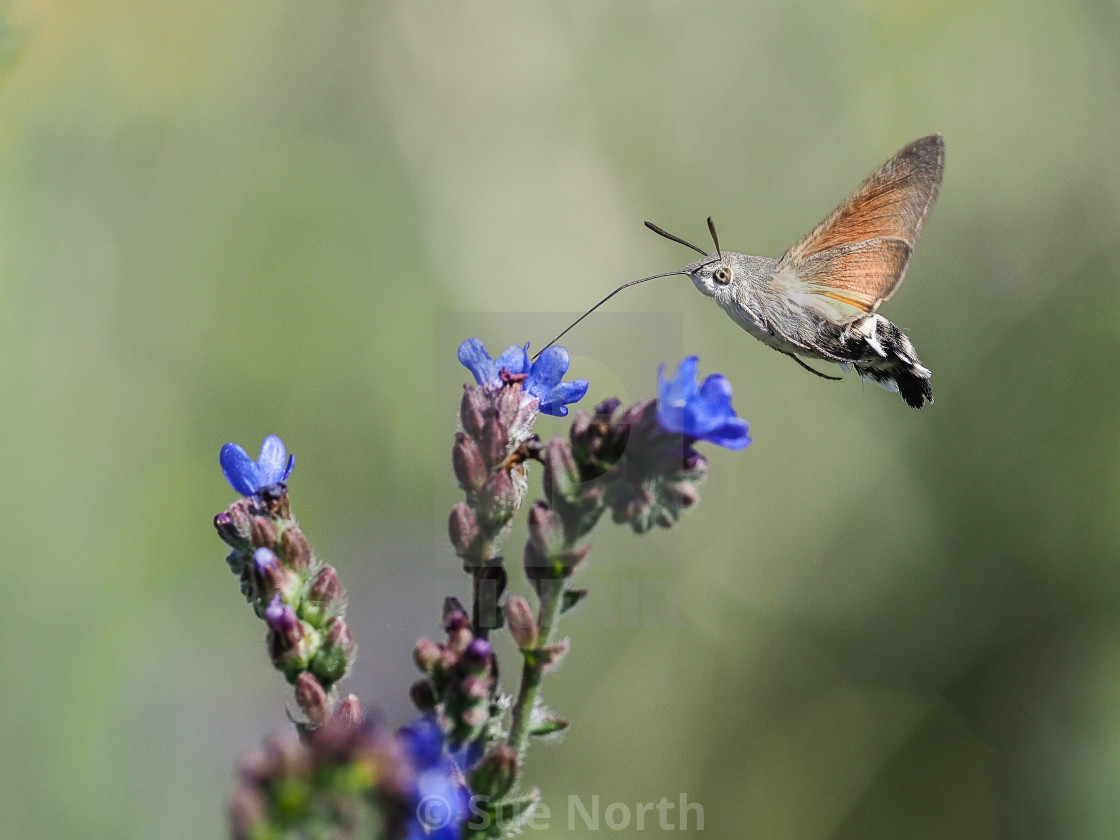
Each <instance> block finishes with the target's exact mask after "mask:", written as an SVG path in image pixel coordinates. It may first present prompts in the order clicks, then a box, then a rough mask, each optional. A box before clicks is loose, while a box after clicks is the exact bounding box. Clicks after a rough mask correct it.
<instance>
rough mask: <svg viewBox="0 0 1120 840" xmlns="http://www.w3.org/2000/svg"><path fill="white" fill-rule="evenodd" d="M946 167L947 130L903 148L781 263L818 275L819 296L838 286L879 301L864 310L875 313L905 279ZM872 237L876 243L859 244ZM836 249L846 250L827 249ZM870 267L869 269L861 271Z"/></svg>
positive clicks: (814, 277) (814, 279) (815, 279)
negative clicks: (810, 262)
mask: <svg viewBox="0 0 1120 840" xmlns="http://www.w3.org/2000/svg"><path fill="white" fill-rule="evenodd" d="M944 168H945V143H944V140H943V139H942V137H941V135H940V134H931V135H929V136H927V137H922V138H920V139H918V140H915V141H914V142H913V143H910V144H909V145H907V146H904V147H903V148H902V149H900V150H899V151H898V152H896V153H895V154H894V156H893V157H891V158H890V160H888V161H887V162H886V163H884V164H883V165H882V166H880V167H879V168H878V169H876V170H875V171H874V172H872V173H871V175H870V176H869V177H868V178H867V179H866V180H865V181H864V182H863V183H862V184H860V185H859V186H858V187H857V188H856V189H855V191H854V192H852V194H851V195H850V196H848V197H847V198H846V199H845V200H844V201H843V202H842V203H841V204H840V206H839V207H837V208H836V209H835V210H833V211H832V212H831V213H829V214H828V215H827V216H826V217H825V218H824V221H822V222H821V223H820V224H819V225H817V226H816V227H815V228H814V229H813V230H812V231H811V232H810V233H809V234H808V235H807V236H805V237H803V238H802V239H801V240H800V241H799V242H798V243H797V244H796V245H794V246H793V247H792V248H790V249H789V250H788V251H787V252H786V253H785V254H783V255H782V258H781V260H780V261H779V263H778V269H779V270H780V269H782V268H785V267H787V266H788V267H792V268H794V269H795V270H797V272H798V275H799V276H806V277H811V278H812V280H811V281H810V282H812V283H813V284H814V285H816V286H818V287H820V288H821V291H820V292H818V294H824V295H828V296H830V297H831V296H833V295H832V294H830V293H832V292H836V293H839V294H840V295H841V296H842V297H847V298H850V299H855V300H863V301H865V302H872V303H870V306H869V308H867V309H865V310H864V311H867V312H874V311H875V309H876V308H877V307H878V305H879V304H880V303H882V302H883V301H884V300H887V299H888V298H889V297H890V296H891V294H892V293H893V292H894V290H895V289H897V288H898V285H899V284H900V283H901V282H902V278H903V276H904V275H905V273H906V268H907V266H908V264H909V258H910V254H911V253H912V252H913V249H914V245H915V243H916V242H917V240H918V236H919V235H920V234H921V232H922V227H923V225H924V224H925V221H926V218H927V217H928V216H929V211H930V209H931V208H932V207H933V203H934V201H935V200H936V199H937V194H938V191H939V189H940V187H941V175H942V172H943V171H944ZM871 242H877V244H868V245H867V246H866V248H865V249H856V250H853V249H854V248H855V246H858V245H859V244H860V243H871ZM833 249H841V250H840V251H835V252H833V253H832V254H830V255H825V252H829V251H833ZM818 254H822V255H824V256H822V258H821V259H820V260H819V261H816V262H815V264H814V265H813V266H812V267H806V268H805V269H804V270H803V269H802V265H803V264H805V263H806V262H808V261H810V260H811V259H812V258H813V257H814V256H815V255H818ZM864 268H865V269H867V274H866V276H860V273H859V272H860V270H861V269H864ZM852 292H856V293H858V295H853V294H851V293H852ZM845 293H847V294H845ZM861 308H862V307H861Z"/></svg>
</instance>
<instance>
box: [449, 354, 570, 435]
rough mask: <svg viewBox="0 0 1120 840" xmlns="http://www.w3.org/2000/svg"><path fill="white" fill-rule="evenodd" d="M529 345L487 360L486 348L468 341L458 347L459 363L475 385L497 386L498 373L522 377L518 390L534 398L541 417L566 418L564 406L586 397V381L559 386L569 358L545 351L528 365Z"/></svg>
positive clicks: (565, 407) (488, 355)
mask: <svg viewBox="0 0 1120 840" xmlns="http://www.w3.org/2000/svg"><path fill="white" fill-rule="evenodd" d="M528 351H529V345H528V343H526V344H525V346H524V347H518V346H517V345H516V344H513V345H510V346H509V347H507V348H506V349H505V350H504V351H503V352H502V355H500V356H498V358H496V359H491V358H490V354H489V353H487V352H486V348H485V347H484V346H483V344H482V342H481V341H479V340H478V339H477V338H468V339H467V340H466V341H464V342H463V343H462V344H460V345H459V361H460V362H462V364H463V366H464V367H466V368H467V370H469V371H470V372H471V373H472V374H473V375H474V381H475V382H477V383H478V384H479V385H496V384H499V383H500V382H501V377H500V374H501V372H502V370H505V371H506V372H507V373H510V374H513V375H519V374H524V375H525V380H524V382H523V383H522V386H521V387H522V388H523V389H524V391H525V393H527V394H529V395H530V396H533V397H536V399H537V401H538V402H539V404H540V407H539V410H540V412H541V413H542V414H551V415H552V416H553V417H566V416H567V414H568V407H567V404H568V403H574V402H579V401H580V400H581V399H583V396H584V394H586V393H587V388H588V382H587V380H586V379H577V380H575V381H574V382H561V381H560V380H562V379H563V378H564V374H565V373H567V372H568V367H569V366H570V365H571V356H570V355H569V354H568V351H567V350H565V349H564V348H563V347H558V346H555V345H554V346H552V347H546V348H545V350H544V352H543V353H541V354H540V357H539V358H538V359H537V360H536V361H535V362H530V361H529V352H528Z"/></svg>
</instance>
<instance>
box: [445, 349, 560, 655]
mask: <svg viewBox="0 0 1120 840" xmlns="http://www.w3.org/2000/svg"><path fill="white" fill-rule="evenodd" d="M524 380H525V374H509V373H507V372H505V371H503V372H502V375H501V377H500V379H499V381H498V382H497V383H496V384H486V385H467V386H466V387H465V388H464V390H463V399H462V402H461V403H460V406H459V426H460V431H459V432H458V433H456V435H455V443H454V445H453V446H452V449H451V463H452V467H453V469H454V472H455V478H456V480H457V481H458V483H459V486H460V487H461V488H462V489H463V491H464V492H465V494H466V498H465V500H464V501H462V502H459V503H457V504H456V505H454V506H453V507H452V509H451V515H450V517H449V519H448V533H449V535H450V538H451V545H452V547H453V548H454V549H455V553H456V554H457V555H458V556H459V557H460V558H461V559H462V561H463V568H464V570H465V571H467V572H468V573H470V574H471V575H472V577H473V578H474V583H475V599H474V602H475V608H476V614H475V615H474V617H473V618H474V624H475V626H476V627H479V628H480V629H481V630H482V635H485V632H486V630H487V629H489V628H490V627H494V626H497V623H498V615H499V614H498V613H497V602H498V599H499V598H500V597H501V594H502V591H503V590H504V589H505V585H506V574H505V569H504V568H503V567H502V558H501V556H500V555H499V554H498V553H497V552H498V548H499V546H500V544H501V541H502V538H503V537H504V536H505V534H506V532H507V531H508V529H509V526H510V522H511V520H512V519H513V517H514V514H516V513H517V511H518V509H519V508H520V507H521V503H522V501H523V500H524V498H525V492H526V488H527V483H526V469H525V462H526V460H528V459H530V458H533V457H536V456H537V454H538V453H539V452H540V441H539V440H538V439H537V437H536V436H535V435H533V434H532V426H533V421H534V420H535V419H536V417H537V413H538V402H537V399H536V398H535V397H532V396H530V395H529V394H526V393H525V392H524V391H523V390H522V384H523V382H524Z"/></svg>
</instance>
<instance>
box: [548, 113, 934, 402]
mask: <svg viewBox="0 0 1120 840" xmlns="http://www.w3.org/2000/svg"><path fill="white" fill-rule="evenodd" d="M944 166H945V143H944V141H943V140H942V138H941V135H940V134H931V135H929V136H928V137H922V138H920V139H918V140H915V141H914V142H912V143H910V144H909V145H907V146H904V147H903V148H902V149H900V150H899V151H898V152H896V153H895V154H894V156H893V157H891V158H890V160H888V161H887V162H886V163H884V164H883V165H882V166H880V167H879V168H878V169H876V170H875V171H874V172H872V173H871V175H870V176H869V177H868V178H867V180H865V181H864V182H863V183H862V184H860V185H859V186H858V187H857V188H856V189H855V191H854V192H853V193H852V194H851V195H849V196H848V197H847V198H846V199H845V200H844V201H843V203H841V204H840V206H839V207H837V208H836V209H835V210H833V211H832V212H831V213H829V214H828V215H827V216H826V217H825V218H824V221H822V222H821V223H820V224H819V225H817V226H816V227H815V228H814V229H813V230H812V231H811V232H810V233H809V234H808V235H807V236H805V237H803V238H802V239H801V240H800V241H799V242H798V243H797V244H796V245H794V246H793V247H792V248H790V249H789V250H788V251H786V252H785V253H784V254H782V255H781V256H780V257H778V258H777V259H772V258H770V257H756V256H751V255H750V254H738V253H734V252H731V251H722V250H721V249H720V247H719V239H718V237H717V236H716V231H715V225H713V224H712V220H711V219H710V218H709V219H708V229H709V231H710V232H711V235H712V241H713V242H714V244H715V246H716V251H715V253H714V254H708V253H706V252H705V251H703V250H701V249H700V248H697V247H696V246H695V245H693V244H691V243H689V242H686V241H685V240H683V239H681V238H680V237H677V236H674V235H673V234H671V233H667V232H666V231H664V230H662V229H661V228H659V227H658V226H657V225H654V224H652V223H650V222H646V226H647V227H649V228H650V229H651V230H653V231H654V232H656V233H658V234H660V235H662V236H665V237H667V238H668V239H671V240H673V241H674V242H678V243H680V244H682V245H685V246H687V247H689V248H692V249H693V250H695V251H698V252H699V253H701V254H703V255H704V258H703V259H700V260H697V261H696V262H693V263H690V264H689V265H688V266H687V267H686V268H685V269H684V271H674V272H667V273H666V274H656V275H653V276H652V277H644V278H642V279H641V280H634V281H632V282H630V283H626V284H625V285H623V286H620V287H619V288H618V289H615V291H613V292H611V294H609V295H607V297H605V298H603V300H601V301H600V302H599V303H597V304H596V305H595V306H593V307H592V308H591V309H590V310H588V312H587V313H586V314H585V315H584V316H583V317H581V318H580V319H579V320H577V321H576V322H575V323H574V324H572V327H574V326H575V325H576V324H578V323H579V322H580V321H582V320H583V318H586V317H587V315H589V314H590V313H591V312H593V311H594V310H595V309H597V308H598V307H599V306H601V305H602V304H604V303H606V302H607V301H608V300H609V299H610V298H611V297H613V296H614V295H616V294H617V293H618V292H620V291H622V289H624V288H627V287H628V286H633V285H635V284H636V283H644V282H645V281H646V280H652V279H654V278H655V277H665V276H670V275H679V274H686V275H688V277H689V278H691V280H692V282H693V283H694V284H695V286H696V288H697V289H699V290H700V291H701V292H702V293H703V294H705V295H707V296H708V297H711V298H715V301H716V303H717V304H719V307H720V308H721V309H722V310H723V311H724V312H726V313H727V314H728V315H729V316H731V319H732V320H733V321H734V322H735V323H736V324H738V325H739V326H740V327H742V328H743V329H744V330H746V331H747V332H748V333H750V334H751V335H753V336H754V337H755V338H757V339H759V340H760V341H762V342H763V343H765V344H767V345H769V346H770V347H772V348H774V349H775V350H777V351H778V352H780V353H785V354H786V355H787V356H791V357H792V358H793V359H794V360H795V361H796V362H797V363H798V364H800V365H801V366H802V367H804V368H806V369H807V370H809V371H811V372H812V373H815V374H817V375H818V376H821V377H823V378H825V379H838V378H839V377H834V376H825V374H823V373H820V372H818V371H817V370H815V369H814V368H811V367H809V366H808V365H807V364H806V363H805V362H804V361H803V359H805V358H809V359H821V360H823V361H828V362H835V363H837V364H838V365H840V367H841V368H842V369H843V370H845V371H846V370H848V369H849V368H853V369H855V371H856V373H857V374H858V375H859V376H860V377H861V378H862V379H866V380H869V381H872V382H875V383H877V384H879V385H881V386H883V387H884V388H886V389H887V390H888V391H897V392H898V393H899V394H900V395H901V396H902V398H903V399H904V400H905V401H906V404H907V405H909V406H910V407H912V408H921V407H922V406H924V405H925V404H926V403H930V402H933V389H932V387H931V386H930V381H929V380H930V371H929V369H928V368H926V367H925V366H923V365H922V363H921V362H920V361H919V360H918V355H917V353H916V352H915V350H914V345H913V344H911V343H910V340H909V339H908V338H907V337H906V335H905V334H904V333H903V332H902V330H900V329H899V328H898V327H896V326H895V325H894V324H892V323H891V322H890V321H888V320H887V319H886V318H884V317H883V316H882V315H879V314H878V309H879V306H880V305H881V304H882V303H883V301H885V300H887V299H889V298H890V296H891V295H892V294H893V293H894V291H895V290H896V289H897V288H898V286H899V284H900V283H902V278H903V277H904V276H905V274H906V269H907V267H908V266H909V264H910V257H911V255H912V254H913V252H914V245H915V243H916V242H917V241H918V236H919V235H920V234H921V232H922V226H923V225H924V224H925V221H926V218H927V217H928V216H929V211H930V209H931V208H932V207H933V203H934V201H936V200H937V193H938V190H939V189H940V187H941V175H942V171H943V169H944ZM572 327H568V329H571V328H572ZM567 331H568V330H565V331H564V333H566V332H567ZM564 333H561V334H560V336H557V339H554V341H556V340H558V339H559V338H560V337H561V336H563V335H564Z"/></svg>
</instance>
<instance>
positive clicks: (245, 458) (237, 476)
mask: <svg viewBox="0 0 1120 840" xmlns="http://www.w3.org/2000/svg"><path fill="white" fill-rule="evenodd" d="M218 460H219V461H220V462H221V465H222V474H223V475H224V476H225V477H226V481H228V482H229V483H230V485H231V486H232V487H233V489H234V490H236V491H237V492H238V493H240V494H241V495H242V496H252V495H253V494H254V493H256V492H257V465H256V463H254V461H253V459H252V458H250V457H249V454H248V453H247V452H246V451H245V450H244V449H242V448H241V447H240V446H238V445H237V444H236V443H227V444H226V445H225V446H223V447H222V451H221V454H220V455H219V456H218Z"/></svg>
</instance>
